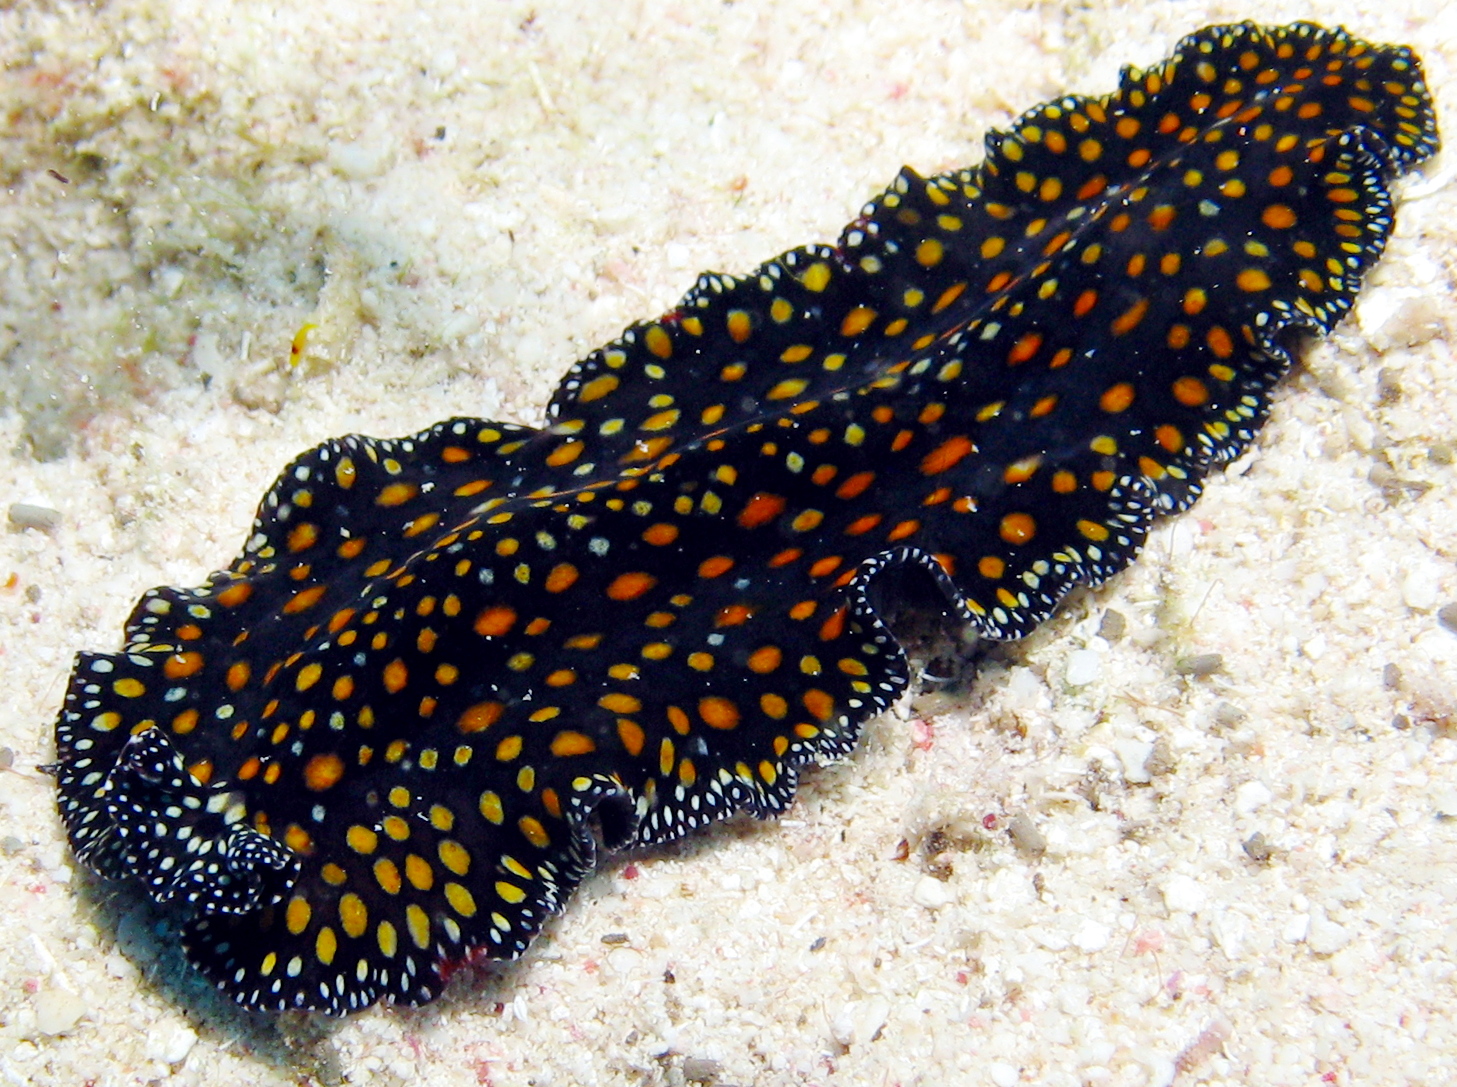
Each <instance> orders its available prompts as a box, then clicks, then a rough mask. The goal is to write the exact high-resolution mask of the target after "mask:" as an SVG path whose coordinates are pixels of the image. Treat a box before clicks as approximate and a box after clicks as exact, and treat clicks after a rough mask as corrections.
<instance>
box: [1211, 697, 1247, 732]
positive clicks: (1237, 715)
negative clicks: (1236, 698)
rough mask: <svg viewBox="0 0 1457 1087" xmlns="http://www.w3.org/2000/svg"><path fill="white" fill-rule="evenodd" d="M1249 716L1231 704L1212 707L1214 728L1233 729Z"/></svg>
mask: <svg viewBox="0 0 1457 1087" xmlns="http://www.w3.org/2000/svg"><path fill="white" fill-rule="evenodd" d="M1248 716H1249V714H1247V713H1245V711H1244V710H1242V709H1240V708H1239V707H1238V706H1236V705H1235V704H1234V703H1233V702H1221V703H1220V704H1219V705H1217V706H1215V707H1214V725H1215V727H1216V728H1234V726H1235V725H1237V724H1239V723H1240V722H1241V721H1243V720H1244V719H1245V718H1246V717H1248Z"/></svg>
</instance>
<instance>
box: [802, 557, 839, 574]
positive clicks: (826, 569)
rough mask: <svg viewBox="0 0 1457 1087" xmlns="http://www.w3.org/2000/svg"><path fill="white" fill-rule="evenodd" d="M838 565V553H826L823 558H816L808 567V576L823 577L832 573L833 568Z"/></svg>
mask: <svg viewBox="0 0 1457 1087" xmlns="http://www.w3.org/2000/svg"><path fill="white" fill-rule="evenodd" d="M839 565H840V556H839V555H828V556H826V557H825V558H822V559H820V560H818V561H817V562H815V564H814V565H813V566H811V567H810V568H809V576H810V577H824V576H825V575H826V574H830V573H833V572H834V570H835V567H837V566H839Z"/></svg>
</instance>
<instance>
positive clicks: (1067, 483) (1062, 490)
mask: <svg viewBox="0 0 1457 1087" xmlns="http://www.w3.org/2000/svg"><path fill="white" fill-rule="evenodd" d="M1052 489H1053V490H1054V491H1056V492H1057V493H1058V494H1072V493H1073V492H1074V491H1075V490H1077V489H1078V477H1077V476H1075V475H1073V474H1072V473H1071V472H1069V471H1068V470H1067V469H1066V468H1063V469H1060V470H1058V471H1056V472H1054V473H1053V474H1052Z"/></svg>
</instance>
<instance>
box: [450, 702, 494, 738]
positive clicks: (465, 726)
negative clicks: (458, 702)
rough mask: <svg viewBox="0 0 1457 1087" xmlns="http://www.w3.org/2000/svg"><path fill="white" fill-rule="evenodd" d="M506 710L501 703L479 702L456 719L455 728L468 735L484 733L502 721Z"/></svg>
mask: <svg viewBox="0 0 1457 1087" xmlns="http://www.w3.org/2000/svg"><path fill="white" fill-rule="evenodd" d="M505 710H506V707H505V706H503V705H502V704H501V703H499V702H477V703H476V704H475V705H474V706H470V707H467V709H466V711H465V712H464V713H462V714H461V715H460V716H459V717H458V718H456V721H455V727H456V728H458V729H459V730H460V731H461V732H464V733H466V734H470V733H472V732H484V731H485V730H486V729H488V728H490V727H491V726H492V725H494V724H495V723H496V722H497V721H499V720H500V719H501V714H502V713H504V712H505Z"/></svg>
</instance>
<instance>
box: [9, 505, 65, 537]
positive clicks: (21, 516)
mask: <svg viewBox="0 0 1457 1087" xmlns="http://www.w3.org/2000/svg"><path fill="white" fill-rule="evenodd" d="M9 517H10V527H11V528H15V529H20V530H22V531H23V530H24V529H27V528H34V529H38V530H39V531H41V532H54V531H55V530H56V529H57V528H59V527H60V524H61V511H60V510H53V509H51V507H49V506H36V505H32V504H31V503H29V502H12V503H11V504H10V512H9Z"/></svg>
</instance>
